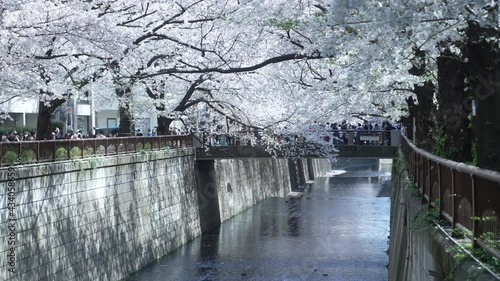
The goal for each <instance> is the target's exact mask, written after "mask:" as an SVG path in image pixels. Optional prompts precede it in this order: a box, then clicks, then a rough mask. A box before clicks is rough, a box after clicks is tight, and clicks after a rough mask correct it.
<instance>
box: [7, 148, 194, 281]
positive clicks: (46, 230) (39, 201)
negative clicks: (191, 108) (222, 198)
mask: <svg viewBox="0 0 500 281" xmlns="http://www.w3.org/2000/svg"><path fill="white" fill-rule="evenodd" d="M194 161H195V160H194V152H193V150H181V151H173V150H172V151H170V152H154V153H145V154H142V155H141V154H135V155H122V156H120V157H105V158H104V157H101V158H94V159H90V160H78V161H66V162H60V163H49V164H40V165H30V166H25V167H15V168H14V171H15V177H16V179H15V181H14V182H15V187H16V189H17V192H16V194H15V200H16V203H17V206H16V207H15V214H16V221H15V226H16V229H15V233H16V236H15V237H16V241H15V242H16V243H15V254H16V263H15V271H16V273H15V274H13V273H11V272H9V270H8V269H9V268H11V267H10V266H9V265H8V264H6V259H7V254H8V248H10V246H9V247H7V245H8V242H7V239H8V238H9V237H10V236H9V235H10V234H8V233H7V227H6V220H7V215H8V210H7V209H6V204H7V200H6V194H5V193H6V188H5V186H6V182H5V181H3V182H1V183H0V184H1V186H2V188H1V191H0V192H1V193H2V194H1V195H0V198H1V201H0V222H1V227H0V237H1V239H0V264H1V267H0V280H16V281H28V280H29V281H36V280H60V281H71V280H93V281H94V280H118V279H120V278H123V277H124V276H125V275H127V274H128V273H130V272H131V271H134V270H136V269H138V268H139V267H141V266H143V265H145V264H146V263H149V262H151V261H152V260H154V259H156V258H158V257H160V256H162V255H164V254H166V253H167V252H169V251H170V250H172V249H174V248H176V247H178V246H180V245H182V244H183V243H185V242H186V241H188V240H190V239H192V238H194V237H196V236H198V235H200V224H199V216H198V198H197V193H196V181H195V169H194ZM0 173H1V175H0V180H4V179H7V175H6V174H5V173H6V170H5V169H2V170H1V171H0Z"/></svg>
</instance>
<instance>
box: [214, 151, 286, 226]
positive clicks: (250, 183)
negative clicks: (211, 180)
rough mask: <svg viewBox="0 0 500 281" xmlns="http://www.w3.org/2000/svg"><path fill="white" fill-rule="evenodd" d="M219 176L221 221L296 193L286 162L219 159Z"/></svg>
mask: <svg viewBox="0 0 500 281" xmlns="http://www.w3.org/2000/svg"><path fill="white" fill-rule="evenodd" d="M215 174H216V177H217V192H218V196H219V206H220V217H221V221H225V220H227V219H229V218H230V217H232V216H234V215H236V214H238V213H239V212H241V211H243V210H244V209H247V208H249V207H251V206H253V205H254V204H256V203H257V202H259V201H261V200H263V199H267V198H271V197H283V196H285V195H286V194H287V193H289V192H290V191H291V190H292V188H291V185H290V176H289V173H288V163H287V160H286V159H273V158H250V159H241V160H238V159H231V160H216V161H215Z"/></svg>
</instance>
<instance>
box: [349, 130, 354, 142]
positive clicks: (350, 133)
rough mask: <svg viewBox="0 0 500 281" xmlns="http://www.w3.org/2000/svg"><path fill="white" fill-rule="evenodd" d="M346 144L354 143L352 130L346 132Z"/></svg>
mask: <svg viewBox="0 0 500 281" xmlns="http://www.w3.org/2000/svg"><path fill="white" fill-rule="evenodd" d="M347 144H348V145H353V144H354V132H352V131H349V132H347Z"/></svg>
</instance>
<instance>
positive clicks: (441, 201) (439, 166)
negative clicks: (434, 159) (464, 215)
mask: <svg viewBox="0 0 500 281" xmlns="http://www.w3.org/2000/svg"><path fill="white" fill-rule="evenodd" d="M436 164H437V174H438V179H437V180H438V199H439V201H438V202H439V205H438V206H437V209H438V216H439V218H441V210H442V208H443V207H442V206H443V198H442V195H441V189H442V188H441V164H439V163H436Z"/></svg>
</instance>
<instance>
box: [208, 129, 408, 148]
mask: <svg viewBox="0 0 500 281" xmlns="http://www.w3.org/2000/svg"><path fill="white" fill-rule="evenodd" d="M391 132H392V131H391V130H358V131H356V130H333V131H332V130H328V131H327V130H324V131H321V132H306V133H305V134H304V135H303V136H299V135H294V134H283V135H269V136H266V137H268V138H269V137H270V138H273V139H274V141H276V142H278V143H292V144H296V143H297V144H299V143H305V142H308V141H309V140H310V139H314V142H316V143H318V142H323V143H325V144H335V145H391ZM397 132H398V133H399V131H397ZM199 135H200V136H199V139H200V140H203V143H205V144H209V145H214V146H227V145H255V144H261V137H262V136H259V131H237V132H232V133H229V134H227V133H212V134H210V133H201V134H199ZM301 138H305V140H302V139H301ZM395 146H399V143H397V144H395Z"/></svg>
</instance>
